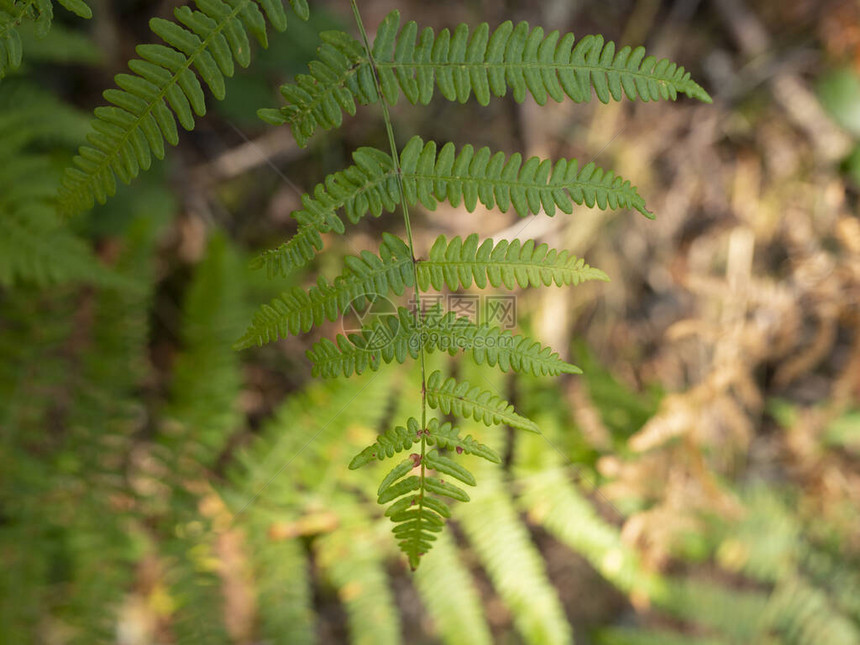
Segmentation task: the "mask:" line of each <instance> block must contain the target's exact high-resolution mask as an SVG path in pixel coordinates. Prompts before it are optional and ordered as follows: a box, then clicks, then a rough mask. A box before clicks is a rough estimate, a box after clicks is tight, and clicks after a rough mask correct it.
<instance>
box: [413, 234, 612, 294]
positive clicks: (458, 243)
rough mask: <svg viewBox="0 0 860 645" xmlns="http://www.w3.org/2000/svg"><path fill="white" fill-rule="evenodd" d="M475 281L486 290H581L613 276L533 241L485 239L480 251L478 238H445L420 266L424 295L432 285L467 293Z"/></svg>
mask: <svg viewBox="0 0 860 645" xmlns="http://www.w3.org/2000/svg"><path fill="white" fill-rule="evenodd" d="M473 280H474V282H475V285H476V286H478V287H479V288H481V289H483V288H485V287H486V286H487V283H488V282H489V284H491V285H492V286H494V287H501V286H505V287H507V288H508V289H513V288H515V287H516V286H517V285H519V286H520V287H523V288H525V287H537V286H541V285H546V286H549V285H551V284H553V283H555V284H557V285H559V286H562V285H577V284H579V283H581V282H584V281H585V280H606V281H608V280H609V277H608V276H607V275H606V274H605V273H604V272H603V271H600V270H599V269H595V268H593V267H590V266H588V265H587V264H586V263H585V261H584V260H581V259H579V258H576V257H575V256H572V255H569V254H568V252H567V251H561V252H559V251H557V250H555V249H550V248H549V246H547V245H546V244H538V245H536V243H535V241H534V240H528V241H527V242H523V243H521V242H520V241H519V240H513V241H512V242H508V241H507V240H501V241H499V242H498V243H496V245H495V246H493V241H492V240H485V241H484V242H483V243H482V244H481V245H480V246H478V235H477V234H476V233H472V234H471V235H469V236H468V237H467V238H466V239H465V240H462V239H460V238H459V237H455V238H453V239H452V240H450V241H448V240H446V239H445V236H444V235H440V236H439V237H438V238H437V239H436V242H435V243H434V244H433V247H432V248H431V249H430V257H429V259H428V260H422V261H420V262H419V263H418V285H419V286H420V287H421V289H424V290H426V289H428V288H430V287H431V286H432V287H433V288H434V289H437V290H441V289H443V288H444V287H445V286H447V287H448V288H449V289H458V288H460V287H466V288H467V287H470V286H471V285H472V281H473Z"/></svg>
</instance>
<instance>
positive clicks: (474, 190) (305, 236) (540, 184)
mask: <svg viewBox="0 0 860 645" xmlns="http://www.w3.org/2000/svg"><path fill="white" fill-rule="evenodd" d="M353 160H354V161H355V165H354V166H350V167H349V168H347V169H346V170H343V171H340V172H336V173H334V174H332V175H329V176H328V177H327V178H326V180H325V181H324V182H323V183H321V184H317V186H316V187H315V188H314V190H313V192H312V194H306V195H303V196H302V206H303V208H302V209H301V210H298V211H296V212H294V213H293V214H292V215H293V217H294V218H295V219H296V221H298V223H299V230H298V232H297V233H296V234H295V235H294V236H293V238H291V239H290V240H289V241H287V242H285V243H284V244H282V245H281V246H280V247H278V248H277V249H272V250H270V251H266V252H265V253H264V254H263V255H262V256H261V257H260V258H259V259H258V260H257V262H256V263H255V266H257V267H263V266H265V267H266V268H267V270H268V273H269V275H270V276H272V277H274V276H279V275H287V274H289V273H290V272H292V271H294V270H295V269H297V268H299V267H301V266H304V265H305V264H307V263H308V262H309V261H310V260H311V259H313V257H314V256H315V255H316V254H317V253H318V252H319V251H320V250H322V238H321V236H320V234H321V233H329V232H335V233H339V234H340V233H343V232H344V230H345V226H344V223H343V220H341V218H340V217H339V216H338V215H337V211H338V210H340V209H343V210H344V213H345V215H346V217H347V219H349V221H351V222H352V223H356V222H358V221H359V220H360V219H361V218H362V217H364V216H365V215H367V213H368V212H369V213H371V214H372V215H373V216H374V217H379V216H380V215H382V213H383V212H392V211H394V209H395V208H396V207H397V205H398V204H400V203H401V202H402V201H403V200H401V196H400V188H399V185H398V182H397V176H398V174H399V175H400V177H401V178H402V181H403V189H404V193H403V194H404V195H405V202H406V204H408V205H409V206H415V205H416V204H421V205H422V206H424V207H425V208H427V209H430V210H433V209H435V208H436V204H437V201H448V202H450V203H451V204H452V205H453V206H457V205H459V204H461V203H462V204H463V206H465V208H466V210H468V211H469V212H473V211H474V210H475V208H476V206H477V204H478V203H479V202H480V203H481V204H483V205H484V206H485V207H486V208H498V209H499V210H501V211H502V212H507V211H508V210H509V209H510V208H511V207H513V209H514V212H516V213H517V215H519V216H520V217H526V216H527V215H529V214H537V213H544V212H545V213H547V214H548V215H554V214H555V212H556V208H558V209H559V210H561V211H562V212H563V213H567V214H570V213H572V212H573V207H574V205H575V204H576V205H583V204H584V205H586V206H588V207H590V208H591V207H594V206H595V205H596V206H597V207H598V208H601V209H606V208H613V209H617V208H635V209H636V210H638V211H639V212H640V213H642V214H643V215H646V216H648V217H651V213H650V211H648V209H647V208H646V207H645V200H644V199H642V197H641V196H640V195H639V193H638V192H637V190H636V188H635V187H634V186H632V185H631V184H630V182H629V181H626V180H624V179H622V178H621V177H618V176H617V175H615V173H613V172H612V171H608V172H607V171H605V170H603V169H602V168H599V167H598V166H596V165H595V164H594V163H588V164H586V165H584V166H583V167H582V168H580V166H579V162H578V161H577V160H576V159H569V160H568V159H560V160H559V161H557V162H556V163H555V164H553V163H552V162H550V161H549V160H541V159H540V158H538V157H530V158H528V159H527V160H526V161H525V163H523V160H522V156H521V155H520V154H519V153H514V154H512V155H511V156H510V157H508V156H506V155H505V154H504V153H502V152H496V153H492V152H491V151H490V149H489V148H486V147H485V148H480V149H479V150H477V151H475V149H474V148H473V147H472V146H471V145H466V146H463V148H461V149H460V151H459V152H455V147H454V144H452V143H446V144H444V145H443V146H442V147H441V149H439V150H438V154H437V146H436V143H435V142H434V141H428V142H426V143H425V142H424V141H423V140H422V139H421V137H418V136H414V137H412V138H411V139H410V140H409V142H408V143H407V144H406V146H405V147H404V148H403V151H402V152H401V153H400V155H399V165H400V172H399V173H398V172H397V171H395V169H394V164H393V162H392V160H391V156H390V155H386V154H385V153H384V152H382V151H380V150H376V149H373V148H359V149H358V150H356V151H355V152H354V153H353ZM555 257H557V256H553V258H555ZM565 257H567V256H566V255H565ZM592 277H598V274H596V273H595V274H593V276H592ZM422 288H423V287H422Z"/></svg>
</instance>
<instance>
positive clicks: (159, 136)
mask: <svg viewBox="0 0 860 645" xmlns="http://www.w3.org/2000/svg"><path fill="white" fill-rule="evenodd" d="M290 4H291V5H292V7H293V11H294V12H295V13H296V14H297V15H298V16H299V17H300V18H302V19H306V18H307V15H308V7H307V2H306V0H290ZM261 8H262V11H264V12H265V15H266V18H268V21H269V23H271V24H272V26H273V27H274V28H275V29H276V30H278V31H283V30H284V29H286V27H287V15H286V12H285V11H284V7H283V5H282V3H281V2H280V1H279V0H228V1H224V0H197V10H192V9H190V8H189V7H185V6H183V7H179V8H177V9H176V10H175V11H174V15H175V17H176V19H177V21H178V22H179V23H181V25H182V26H180V25H178V24H176V23H175V22H171V21H169V20H164V19H162V18H153V19H152V20H150V23H149V24H150V28H151V29H152V31H153V32H154V33H155V34H156V35H157V36H159V37H160V38H161V39H162V40H163V41H164V42H165V43H166V45H139V46H138V47H137V50H136V51H137V54H138V55H139V56H140V58H139V59H134V60H132V61H130V62H129V69H130V70H131V71H132V72H133V74H118V75H117V76H116V79H115V80H116V83H117V85H119V87H120V88H121V89H109V90H106V91H105V92H104V97H105V98H106V99H107V100H108V101H109V102H110V103H112V104H113V105H111V106H107V107H99V108H96V111H95V119H94V120H93V122H92V126H93V130H94V132H93V133H92V134H90V135H89V137H88V138H89V142H90V145H88V146H84V147H82V148H81V149H80V151H79V154H78V156H76V157H75V159H74V163H75V166H76V167H70V168H68V169H67V170H66V173H65V176H64V177H63V183H62V186H61V187H60V192H59V197H60V207H61V209H62V210H63V211H64V212H66V213H68V214H73V213H77V212H80V211H83V210H86V209H88V208H91V207H92V205H93V202H94V200H97V201H98V202H100V203H104V202H105V201H106V200H107V198H108V197H110V196H112V195H113V194H114V193H115V192H116V178H117V177H119V179H120V180H121V181H123V182H124V183H126V184H127V183H130V182H131V180H132V179H134V178H135V177H137V175H138V174H139V173H140V171H141V170H147V169H148V168H149V167H150V165H151V163H152V156H153V155H154V156H155V157H156V158H158V159H161V158H163V157H164V141H165V140H166V141H167V142H168V143H170V144H171V145H176V144H177V143H178V142H179V133H178V131H177V129H176V120H175V119H174V115H175V117H176V119H178V120H179V123H180V125H182V127H183V128H185V129H186V130H191V129H193V128H194V114H196V115H198V116H203V114H205V113H206V103H205V99H204V95H203V88H202V86H201V84H200V80H198V75H199V77H200V79H202V80H203V82H204V83H206V85H207V86H208V87H209V89H210V91H211V92H212V95H213V96H214V97H215V98H217V99H219V100H220V99H223V98H224V95H225V86H224V77H225V76H232V75H233V70H234V65H233V62H234V60H235V61H236V62H237V63H239V65H241V66H242V67H247V66H248V64H249V63H250V61H251V49H250V43H249V41H248V32H251V33H252V34H253V35H254V36H255V37H256V39H257V40H258V41H259V43H260V44H261V45H262V46H263V47H266V46H267V44H268V41H267V36H266V19H265V18H264V17H263V12H261ZM192 68H194V70H195V71H196V72H197V74H196V75H195V73H194V72H193V71H192ZM171 110H172V111H171Z"/></svg>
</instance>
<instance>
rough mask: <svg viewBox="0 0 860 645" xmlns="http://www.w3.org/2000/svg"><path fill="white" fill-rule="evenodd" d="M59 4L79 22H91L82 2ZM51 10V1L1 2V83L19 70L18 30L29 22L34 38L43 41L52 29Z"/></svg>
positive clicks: (64, 0) (61, 1) (68, 0)
mask: <svg viewBox="0 0 860 645" xmlns="http://www.w3.org/2000/svg"><path fill="white" fill-rule="evenodd" d="M58 3H59V4H60V5H61V6H62V7H64V8H65V9H68V10H69V11H71V12H72V13H74V14H77V15H78V16H80V17H81V18H92V16H93V12H92V10H91V9H90V8H89V6H88V5H87V4H86V3H85V2H83V0H58ZM53 19H54V6H53V5H52V4H51V0H3V1H2V2H0V79H2V78H3V77H4V76H6V74H8V73H9V72H11V71H15V70H16V69H18V68H19V67H20V66H21V60H22V58H23V54H24V52H23V47H22V44H21V35H20V34H19V33H18V27H19V26H20V25H21V24H22V23H24V22H32V23H33V25H34V27H35V31H36V35H37V36H38V37H40V38H41V37H44V36H45V35H46V34H47V33H48V31H49V30H50V29H51V22H52V21H53Z"/></svg>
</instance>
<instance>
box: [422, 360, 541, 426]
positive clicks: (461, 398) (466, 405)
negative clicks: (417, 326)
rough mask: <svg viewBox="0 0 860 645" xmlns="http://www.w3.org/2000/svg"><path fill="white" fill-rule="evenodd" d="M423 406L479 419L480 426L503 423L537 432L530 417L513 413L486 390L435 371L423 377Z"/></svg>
mask: <svg viewBox="0 0 860 645" xmlns="http://www.w3.org/2000/svg"><path fill="white" fill-rule="evenodd" d="M426 389H427V405H429V406H430V407H431V408H439V409H440V410H442V412H444V413H445V414H454V415H456V416H458V417H461V418H464V419H468V418H473V419H475V421H481V422H482V423H483V424H484V425H487V426H490V425H494V424H499V423H504V424H507V425H509V426H511V427H512V428H517V429H519V430H526V431H528V432H540V430H539V429H538V427H537V424H535V423H534V422H533V421H531V420H530V419H527V418H525V417H524V416H521V415H519V414H517V413H516V412H514V406H512V405H511V404H510V403H508V402H507V401H505V400H504V399H502V398H501V397H499V396H496V395H495V394H493V393H492V392H490V391H488V390H482V389H481V388H479V387H477V386H475V387H473V386H472V385H470V384H469V383H467V382H466V381H461V382H459V383H458V382H457V381H456V380H455V379H453V378H448V379H445V378H444V377H443V376H442V373H441V372H439V371H438V370H437V371H435V372H433V373H432V374H431V375H430V376H428V377H427V388H426Z"/></svg>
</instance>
